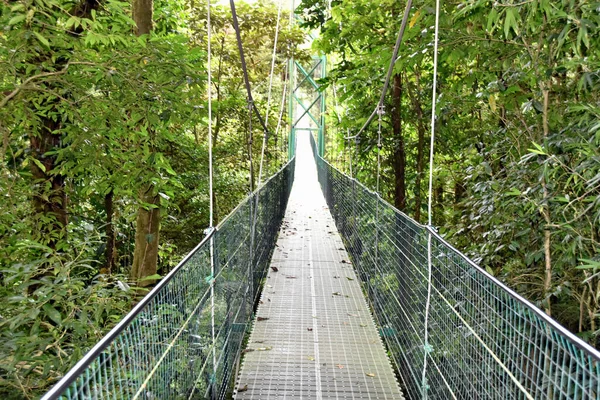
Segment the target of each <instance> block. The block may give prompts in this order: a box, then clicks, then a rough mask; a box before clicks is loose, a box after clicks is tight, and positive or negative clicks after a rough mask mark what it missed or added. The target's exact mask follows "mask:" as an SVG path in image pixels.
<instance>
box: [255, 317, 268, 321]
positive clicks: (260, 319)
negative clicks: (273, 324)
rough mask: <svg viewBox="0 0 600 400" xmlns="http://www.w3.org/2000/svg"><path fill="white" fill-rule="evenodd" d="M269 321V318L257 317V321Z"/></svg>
mask: <svg viewBox="0 0 600 400" xmlns="http://www.w3.org/2000/svg"><path fill="white" fill-rule="evenodd" d="M268 319H269V318H267V317H256V320H257V321H266V320H268Z"/></svg>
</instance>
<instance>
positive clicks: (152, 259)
mask: <svg viewBox="0 0 600 400" xmlns="http://www.w3.org/2000/svg"><path fill="white" fill-rule="evenodd" d="M152 8H153V4H152V0H134V1H133V20H134V21H135V23H136V27H137V29H136V34H137V35H138V36H140V35H144V34H147V33H150V31H151V30H152ZM155 192H156V190H155V188H154V185H152V184H148V185H147V186H146V187H145V188H144V189H143V190H142V192H141V193H140V201H141V203H142V204H141V205H140V207H139V208H138V214H137V220H136V227H135V249H134V252H133V265H132V266H131V272H130V278H131V279H132V280H133V281H134V282H135V283H137V285H139V286H141V287H145V286H149V285H152V284H153V283H154V280H148V279H144V278H146V277H148V276H151V275H155V274H156V272H157V269H158V268H157V264H158V240H159V229H160V197H159V196H158V194H157V193H155Z"/></svg>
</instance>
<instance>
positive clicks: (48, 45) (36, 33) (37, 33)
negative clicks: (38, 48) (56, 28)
mask: <svg viewBox="0 0 600 400" xmlns="http://www.w3.org/2000/svg"><path fill="white" fill-rule="evenodd" d="M33 34H34V35H35V37H36V38H37V40H39V42H40V43H41V44H42V45H43V46H44V47H46V48H48V49H49V48H50V42H48V39H46V38H45V37H43V36H42V35H41V34H40V33H39V32H36V31H33Z"/></svg>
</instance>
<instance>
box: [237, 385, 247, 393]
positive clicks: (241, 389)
mask: <svg viewBox="0 0 600 400" xmlns="http://www.w3.org/2000/svg"><path fill="white" fill-rule="evenodd" d="M247 390H248V385H244V387H243V388H239V389H238V390H237V391H238V393H242V392H245V391H247Z"/></svg>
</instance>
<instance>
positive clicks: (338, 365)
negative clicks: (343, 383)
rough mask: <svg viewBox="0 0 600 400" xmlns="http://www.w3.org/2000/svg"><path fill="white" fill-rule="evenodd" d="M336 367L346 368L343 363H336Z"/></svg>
mask: <svg viewBox="0 0 600 400" xmlns="http://www.w3.org/2000/svg"><path fill="white" fill-rule="evenodd" d="M336 367H338V368H339V369H342V368H344V366H343V365H342V364H336Z"/></svg>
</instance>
